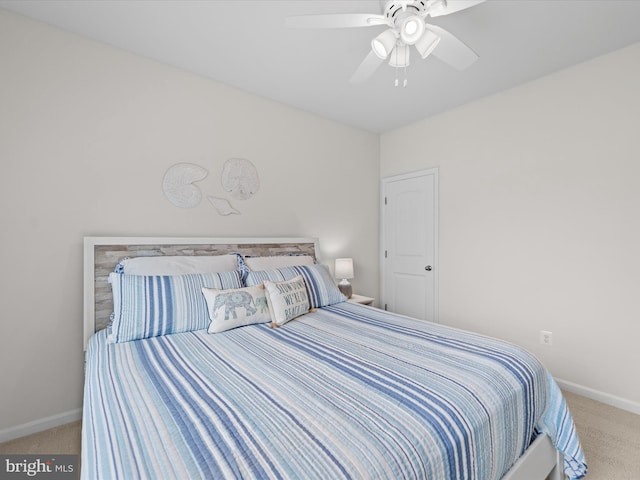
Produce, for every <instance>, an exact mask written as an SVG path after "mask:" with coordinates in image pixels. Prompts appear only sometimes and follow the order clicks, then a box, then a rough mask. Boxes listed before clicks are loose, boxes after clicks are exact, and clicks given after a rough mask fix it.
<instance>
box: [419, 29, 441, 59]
mask: <svg viewBox="0 0 640 480" xmlns="http://www.w3.org/2000/svg"><path fill="white" fill-rule="evenodd" d="M438 43H440V37H439V36H438V35H436V34H435V33H433V32H432V31H431V30H426V31H425V32H424V34H423V35H422V36H421V37H420V39H418V41H417V42H416V44H415V45H416V50H418V53H419V54H420V56H421V57H422V58H427V57H428V56H429V55H431V52H433V50H434V49H435V48H436V47H437V46H438Z"/></svg>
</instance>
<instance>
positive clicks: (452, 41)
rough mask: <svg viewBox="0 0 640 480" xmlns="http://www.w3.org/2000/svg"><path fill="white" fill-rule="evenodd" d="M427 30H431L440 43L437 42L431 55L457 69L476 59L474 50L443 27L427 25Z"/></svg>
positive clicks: (467, 65) (463, 67) (461, 68)
mask: <svg viewBox="0 0 640 480" xmlns="http://www.w3.org/2000/svg"><path fill="white" fill-rule="evenodd" d="M427 30H431V31H432V32H433V33H435V34H436V35H438V36H439V37H440V43H438V46H437V47H436V48H435V50H434V51H433V53H432V54H431V55H433V56H434V57H436V58H438V59H440V60H442V61H443V62H444V63H446V64H448V65H451V66H452V67H454V68H457V69H458V70H464V69H465V68H468V67H470V66H471V65H472V64H473V63H474V62H475V61H476V60H477V59H478V54H477V53H476V52H474V51H473V50H471V49H470V48H469V47H468V46H466V45H465V44H464V43H463V42H462V41H461V40H459V39H458V38H457V37H455V36H454V35H452V34H450V33H449V32H447V31H446V30H445V29H444V28H440V27H438V26H436V25H427Z"/></svg>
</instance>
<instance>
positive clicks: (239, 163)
mask: <svg viewBox="0 0 640 480" xmlns="http://www.w3.org/2000/svg"><path fill="white" fill-rule="evenodd" d="M222 188H224V189H225V191H227V192H229V193H230V194H231V196H232V197H233V198H235V199H238V200H247V199H248V198H251V197H253V195H254V194H255V193H256V192H257V191H258V189H259V188H260V179H259V178H258V170H256V167H255V166H254V165H253V163H251V162H250V161H249V160H247V159H245V158H230V159H229V160H227V161H226V162H225V163H224V167H223V168H222Z"/></svg>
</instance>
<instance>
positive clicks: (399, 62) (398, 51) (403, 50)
mask: <svg viewBox="0 0 640 480" xmlns="http://www.w3.org/2000/svg"><path fill="white" fill-rule="evenodd" d="M409 53H410V51H409V45H403V44H401V43H399V44H398V45H396V48H394V49H393V52H391V55H390V56H389V65H390V66H391V67H395V68H406V67H408V66H409Z"/></svg>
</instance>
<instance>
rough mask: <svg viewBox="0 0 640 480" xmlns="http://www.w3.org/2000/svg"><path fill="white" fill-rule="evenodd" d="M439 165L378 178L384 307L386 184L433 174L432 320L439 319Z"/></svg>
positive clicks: (383, 301) (381, 289)
mask: <svg viewBox="0 0 640 480" xmlns="http://www.w3.org/2000/svg"><path fill="white" fill-rule="evenodd" d="M439 174H440V170H439V167H432V168H427V169H425V170H417V171H415V172H409V173H403V174H399V175H391V176H389V177H383V178H382V179H381V180H380V286H379V288H380V304H379V305H380V308H382V309H384V304H385V299H386V292H385V291H384V283H385V282H384V278H385V275H386V273H387V272H386V262H385V257H384V252H385V247H386V244H387V239H386V238H385V221H386V216H385V215H386V213H385V212H386V209H385V208H384V206H385V196H386V191H387V185H388V184H389V183H391V182H397V181H401V180H409V179H411V178H415V177H423V176H426V175H433V180H434V181H433V189H434V192H433V259H434V262H433V263H434V267H435V268H434V270H435V272H434V277H433V300H434V306H433V318H434V322H438V323H439V321H440V293H439V292H440V287H439V284H440V256H439V246H438V244H439V238H440V226H439V225H440V220H439V218H440V216H439V211H440V204H439V198H440V187H439V183H440V182H439V178H440V177H439Z"/></svg>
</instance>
